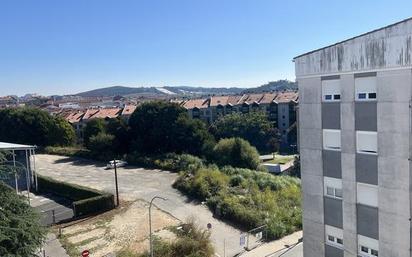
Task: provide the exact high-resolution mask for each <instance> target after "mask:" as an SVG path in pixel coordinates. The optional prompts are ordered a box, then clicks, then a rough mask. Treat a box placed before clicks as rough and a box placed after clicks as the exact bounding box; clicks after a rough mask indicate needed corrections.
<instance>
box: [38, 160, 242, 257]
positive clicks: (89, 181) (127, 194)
mask: <svg viewBox="0 0 412 257" xmlns="http://www.w3.org/2000/svg"><path fill="white" fill-rule="evenodd" d="M36 165H37V169H38V172H39V173H40V174H42V175H45V176H50V177H52V178H54V179H57V180H61V181H67V182H70V183H75V184H79V185H83V186H87V187H91V188H95V189H99V190H105V191H108V192H113V193H114V191H115V187H114V171H113V170H105V165H104V163H95V162H90V161H86V160H82V159H77V158H68V157H62V156H53V155H37V156H36ZM118 177H119V192H120V198H121V199H123V200H126V201H136V200H139V199H142V200H145V201H150V199H151V198H152V197H153V196H155V195H160V196H164V197H166V198H168V201H165V202H163V201H161V200H160V201H159V200H156V202H155V203H156V205H157V206H158V207H159V208H160V209H161V210H163V211H165V212H166V213H169V214H170V215H171V216H173V217H175V218H176V219H178V220H180V221H185V220H187V219H189V218H191V217H195V219H196V220H197V222H198V223H199V224H200V225H201V226H204V228H206V226H207V224H208V223H211V224H212V238H211V239H212V242H213V244H214V246H215V249H216V252H217V253H218V254H219V255H220V256H223V252H224V242H226V255H227V256H231V255H234V254H235V253H238V252H240V251H241V247H240V246H239V236H240V233H241V231H240V230H238V229H235V228H234V227H232V226H230V225H228V224H226V223H224V222H222V221H220V220H217V219H215V218H214V217H213V215H212V213H211V212H210V211H209V210H208V209H207V207H205V206H204V205H200V204H196V203H192V202H190V201H189V200H188V199H187V198H186V197H185V196H183V195H182V194H181V193H180V192H179V191H177V190H176V189H174V188H172V184H173V182H174V180H175V179H176V178H177V174H174V173H170V172H165V171H159V170H146V169H141V168H135V167H125V168H119V169H118ZM143 209H144V210H146V209H147V208H142V212H141V214H140V216H141V215H143V216H144V215H145V214H144V210H143ZM146 216H147V215H146ZM142 222H143V221H142ZM142 224H143V223H142ZM86 242H87V241H86Z"/></svg>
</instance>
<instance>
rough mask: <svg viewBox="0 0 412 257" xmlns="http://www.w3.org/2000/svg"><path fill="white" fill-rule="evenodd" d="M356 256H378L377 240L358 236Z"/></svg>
mask: <svg viewBox="0 0 412 257" xmlns="http://www.w3.org/2000/svg"><path fill="white" fill-rule="evenodd" d="M358 254H359V256H361V257H376V256H379V242H378V240H376V239H373V238H369V237H366V236H362V235H358Z"/></svg>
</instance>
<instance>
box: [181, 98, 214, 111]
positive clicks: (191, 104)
mask: <svg viewBox="0 0 412 257" xmlns="http://www.w3.org/2000/svg"><path fill="white" fill-rule="evenodd" d="M209 102H210V100H209V99H190V100H187V101H186V102H185V103H184V104H183V107H185V108H186V109H193V108H195V107H197V108H207V107H208V106H209Z"/></svg>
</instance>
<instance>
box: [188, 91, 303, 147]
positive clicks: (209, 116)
mask: <svg viewBox="0 0 412 257" xmlns="http://www.w3.org/2000/svg"><path fill="white" fill-rule="evenodd" d="M298 99H299V97H298V93H297V92H296V91H285V92H271V93H262V94H244V95H231V96H211V97H209V98H202V99H190V100H187V101H184V102H182V103H181V105H182V106H183V107H184V108H186V109H187V110H188V114H189V116H190V117H191V118H193V119H201V120H203V121H205V122H207V123H208V124H210V123H212V122H214V121H215V120H217V119H218V118H219V117H222V116H224V115H227V114H230V113H233V112H239V113H244V114H245V113H249V112H256V111H261V112H265V113H266V114H267V116H268V118H269V120H271V121H272V122H273V123H274V124H275V127H276V128H278V129H279V132H280V134H281V139H282V140H281V141H282V143H283V144H284V145H285V146H286V145H290V144H296V140H297V136H296V133H297V130H296V106H297V104H298Z"/></svg>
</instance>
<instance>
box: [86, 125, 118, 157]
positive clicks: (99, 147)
mask: <svg viewBox="0 0 412 257" xmlns="http://www.w3.org/2000/svg"><path fill="white" fill-rule="evenodd" d="M114 139H115V138H114V136H113V135H110V134H106V133H104V132H100V133H99V134H97V135H94V136H91V137H90V139H89V150H90V151H91V152H92V154H93V155H94V156H95V157H96V158H97V159H100V160H103V161H109V160H113V157H114V155H115V154H114V151H113V142H114Z"/></svg>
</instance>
